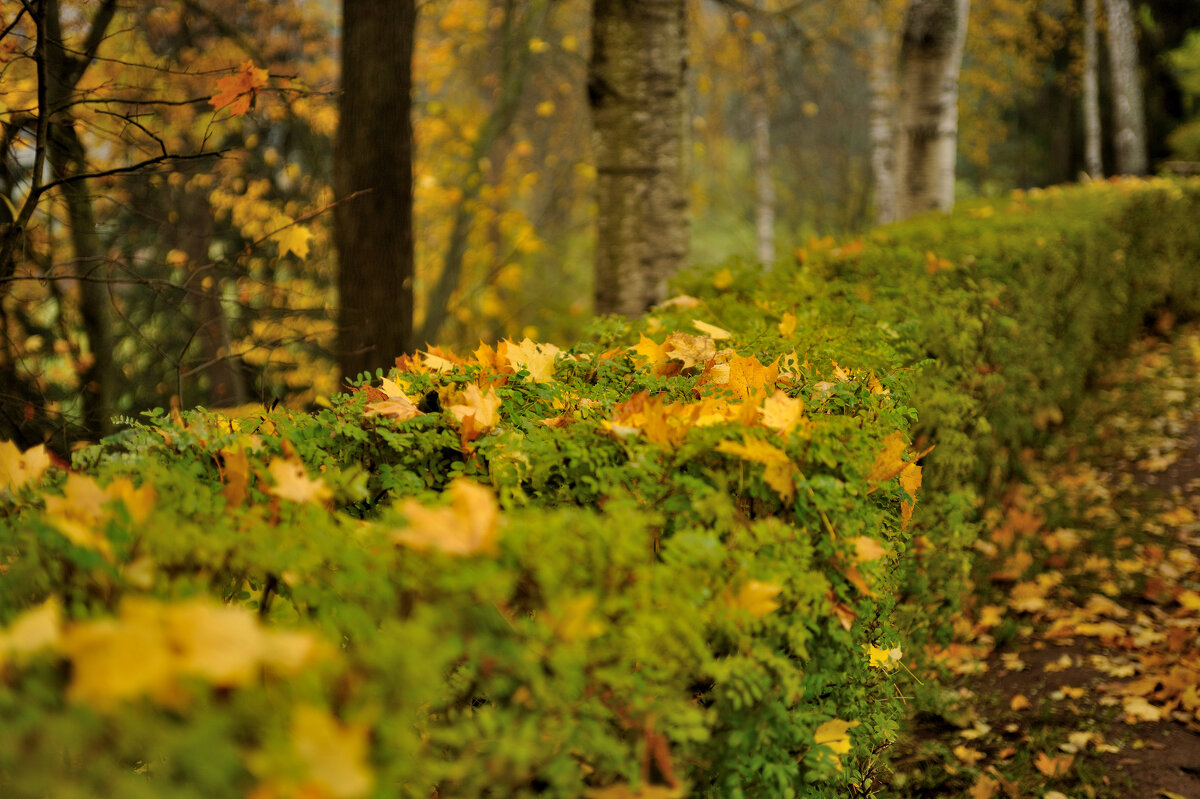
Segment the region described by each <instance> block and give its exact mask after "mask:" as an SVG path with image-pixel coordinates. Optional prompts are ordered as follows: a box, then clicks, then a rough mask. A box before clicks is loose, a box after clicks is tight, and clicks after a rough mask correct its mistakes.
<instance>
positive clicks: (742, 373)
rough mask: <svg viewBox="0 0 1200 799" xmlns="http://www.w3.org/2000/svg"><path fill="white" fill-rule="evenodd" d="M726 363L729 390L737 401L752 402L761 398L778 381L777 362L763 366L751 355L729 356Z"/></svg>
mask: <svg viewBox="0 0 1200 799" xmlns="http://www.w3.org/2000/svg"><path fill="white" fill-rule="evenodd" d="M726 363H728V365H729V388H730V389H732V391H733V395H734V396H735V397H737V398H739V399H743V400H752V399H755V398H756V397H759V396H762V395H764V394H766V393H767V392H768V391H771V390H772V389H774V388H775V381H776V380H778V379H779V361H778V360H776V361H774V362H772V363H770V364H768V365H766V366H763V365H762V364H761V363H759V362H758V359H757V358H755V357H754V356H753V355H748V356H742V355H737V354H731V355H730V356H729V358H728V360H727V361H726Z"/></svg>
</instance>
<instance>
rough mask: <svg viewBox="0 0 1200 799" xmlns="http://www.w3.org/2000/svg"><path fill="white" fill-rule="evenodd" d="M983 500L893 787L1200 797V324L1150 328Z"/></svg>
mask: <svg viewBox="0 0 1200 799" xmlns="http://www.w3.org/2000/svg"><path fill="white" fill-rule="evenodd" d="M1023 466H1024V473H1023V475H1022V477H1021V479H1020V480H1019V481H1016V482H1014V483H1013V484H1012V485H1010V486H1009V487H1008V489H1007V491H1006V492H1004V495H1003V497H1002V498H1001V500H1000V501H998V502H996V503H995V504H994V505H993V506H992V507H990V508H989V509H988V510H987V511H986V514H985V524H984V526H983V531H982V534H981V537H980V540H979V541H977V542H976V544H975V549H976V550H977V557H976V558H975V565H974V572H973V576H972V581H973V586H974V590H973V591H972V594H971V595H970V596H969V597H966V598H965V599H964V602H963V608H962V611H961V613H959V614H958V615H957V616H956V617H955V618H954V619H953V628H954V630H955V639H954V641H953V642H952V643H949V644H947V645H945V646H942V647H939V648H935V649H932V650H931V651H930V652H929V653H928V654H929V655H930V656H931V661H932V662H934V663H936V664H938V666H939V668H940V670H941V672H942V673H943V674H948V675H950V676H949V677H948V678H946V677H944V678H943V679H942V681H941V683H940V685H941V688H940V690H939V691H938V692H931V696H932V698H927V699H924V700H923V701H922V704H923V706H921V707H919V708H917V709H916V710H917V712H916V713H915V714H914V716H915V717H914V720H913V722H912V724H913V729H912V730H910V733H911V734H910V735H908V736H905V738H904V740H906V741H907V743H904V744H902V745H901V746H900V747H899V751H898V752H897V753H896V756H895V757H894V758H893V763H894V769H895V772H894V774H893V780H892V789H893V790H892V791H889V795H900V796H964V797H968V796H969V797H972V799H989V798H990V797H1008V798H1009V799H1016V798H1017V797H1058V796H1068V797H1072V798H1074V797H1113V799H1116V797H1122V798H1125V797H1130V798H1133V797H1161V796H1168V797H1174V796H1185V797H1200V327H1197V326H1191V327H1187V328H1183V329H1180V330H1178V331H1176V332H1175V334H1173V335H1172V336H1170V337H1169V338H1167V339H1163V338H1158V337H1153V338H1146V339H1144V340H1142V341H1141V342H1139V343H1138V344H1137V345H1135V346H1134V347H1133V348H1132V350H1131V351H1130V353H1129V355H1128V356H1127V357H1126V358H1124V359H1122V360H1119V361H1116V362H1114V364H1113V366H1112V368H1111V369H1110V371H1109V373H1107V374H1104V375H1100V376H1099V379H1098V380H1097V387H1096V390H1095V391H1094V392H1093V393H1092V395H1091V396H1090V397H1089V398H1088V400H1087V401H1085V402H1084V403H1083V404H1082V406H1081V407H1080V408H1079V409H1078V410H1077V412H1076V413H1075V414H1074V416H1073V417H1072V419H1070V420H1068V421H1067V422H1066V424H1065V425H1063V426H1062V427H1061V428H1059V429H1058V430H1056V431H1054V432H1053V433H1052V434H1051V435H1050V436H1049V438H1048V442H1047V444H1046V446H1045V447H1044V448H1043V449H1041V450H1040V451H1037V452H1033V451H1030V452H1027V453H1025V457H1024V463H1023Z"/></svg>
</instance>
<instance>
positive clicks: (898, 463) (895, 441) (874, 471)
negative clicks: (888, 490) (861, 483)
mask: <svg viewBox="0 0 1200 799" xmlns="http://www.w3.org/2000/svg"><path fill="white" fill-rule="evenodd" d="M906 446H907V445H906V443H905V441H904V434H903V433H901V432H899V431H896V432H894V433H889V434H888V435H887V436H886V437H885V438H884V439H883V450H882V451H881V452H879V454H877V455H876V456H875V463H874V465H873V466H872V467H871V474H870V475H868V476H867V480H868V481H870V482H871V483H876V484H877V483H882V482H886V481H887V480H891V479H892V478H893V477H895V476H896V475H898V474H900V472H901V471H903V470H904V467H905V466H907V465H908V461H906V460H904V458H903V455H904V448H905V447H906Z"/></svg>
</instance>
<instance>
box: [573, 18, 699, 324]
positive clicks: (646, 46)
mask: <svg viewBox="0 0 1200 799" xmlns="http://www.w3.org/2000/svg"><path fill="white" fill-rule="evenodd" d="M685 20H686V3H685V0H593V4H592V55H591V60H590V62H589V64H588V100H589V103H590V104H591V108H592V126H593V131H594V139H595V158H596V170H597V190H598V197H597V206H598V213H599V219H598V223H597V228H598V229H597V242H596V292H595V293H596V312H597V313H602V314H604V313H619V314H624V315H626V316H636V315H638V314H640V313H642V312H643V311H645V310H646V309H647V308H649V307H650V306H652V305H654V304H655V303H657V302H658V301H660V300H662V299H663V298H664V296H665V294H666V283H667V278H669V277H670V276H671V274H672V273H674V272H675V270H677V269H678V268H679V267H680V266H681V265H682V264H683V260H684V258H685V257H686V255H687V244H688V219H687V193H686V190H685V186H684V135H683V118H684V76H685V71H686V66H687V39H686V34H685Z"/></svg>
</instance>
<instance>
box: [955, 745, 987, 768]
mask: <svg viewBox="0 0 1200 799" xmlns="http://www.w3.org/2000/svg"><path fill="white" fill-rule="evenodd" d="M953 751H954V756H955V757H957V758H958V759H959V760H960V761H961V762H963V763H965V764H966V765H968V766H973V765H975V764H976V763H978V762H979V761H980V760H983V758H984V754H983V752H980V751H979V750H978V749H972V748H971V747H969V746H966V745H965V744H959V745H958V746H956V747H954V750H953Z"/></svg>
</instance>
